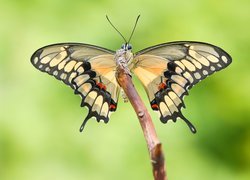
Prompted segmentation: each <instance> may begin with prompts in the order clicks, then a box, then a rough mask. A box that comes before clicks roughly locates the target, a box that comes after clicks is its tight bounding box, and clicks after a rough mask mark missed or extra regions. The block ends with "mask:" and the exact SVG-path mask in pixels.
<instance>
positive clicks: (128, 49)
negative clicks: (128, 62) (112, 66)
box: [121, 43, 132, 51]
mask: <svg viewBox="0 0 250 180" xmlns="http://www.w3.org/2000/svg"><path fill="white" fill-rule="evenodd" d="M121 49H123V50H124V51H131V50H132V45H131V44H129V43H125V44H122V46H121Z"/></svg>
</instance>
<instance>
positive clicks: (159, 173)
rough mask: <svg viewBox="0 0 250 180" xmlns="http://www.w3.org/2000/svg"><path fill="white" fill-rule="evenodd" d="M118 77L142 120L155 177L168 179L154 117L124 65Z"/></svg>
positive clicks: (162, 179)
mask: <svg viewBox="0 0 250 180" xmlns="http://www.w3.org/2000/svg"><path fill="white" fill-rule="evenodd" d="M116 78H117V81H118V82H119V84H120V86H121V87H122V88H123V90H124V92H125V94H126V95H127V97H128V99H129V101H130V103H131V104H132V106H133V108H134V110H135V112H136V114H137V116H138V119H139V121H140V124H141V127H142V130H143V134H144V137H145V139H146V142H147V146H148V151H149V154H150V158H151V163H152V166H153V175H154V179H155V180H167V176H166V171H165V163H164V155H163V151H162V145H161V143H160V141H159V139H158V137H157V135H156V131H155V128H154V125H153V122H152V119H151V117H150V115H149V113H148V111H147V109H146V107H145V105H144V103H143V101H142V100H141V98H140V96H139V95H138V93H137V91H136V89H135V88H134V85H133V82H132V80H131V77H130V76H129V75H127V74H126V73H125V71H124V69H123V68H122V67H118V69H117V77H116Z"/></svg>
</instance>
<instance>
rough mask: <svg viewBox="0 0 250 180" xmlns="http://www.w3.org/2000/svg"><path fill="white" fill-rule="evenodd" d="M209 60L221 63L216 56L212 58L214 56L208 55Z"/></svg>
mask: <svg viewBox="0 0 250 180" xmlns="http://www.w3.org/2000/svg"><path fill="white" fill-rule="evenodd" d="M207 59H208V60H209V61H211V62H213V63H217V62H219V59H218V58H217V57H215V56H212V55H208V56H207Z"/></svg>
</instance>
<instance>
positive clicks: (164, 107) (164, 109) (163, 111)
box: [160, 102, 171, 117]
mask: <svg viewBox="0 0 250 180" xmlns="http://www.w3.org/2000/svg"><path fill="white" fill-rule="evenodd" d="M160 111H161V114H162V116H163V117H166V116H167V115H171V113H170V111H169V110H168V107H167V105H166V104H165V103H164V102H160Z"/></svg>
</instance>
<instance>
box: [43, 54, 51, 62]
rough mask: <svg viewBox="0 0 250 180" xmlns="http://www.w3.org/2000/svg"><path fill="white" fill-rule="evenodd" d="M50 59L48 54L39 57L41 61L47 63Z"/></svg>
mask: <svg viewBox="0 0 250 180" xmlns="http://www.w3.org/2000/svg"><path fill="white" fill-rule="evenodd" d="M50 60H51V58H50V57H49V56H45V57H44V58H42V59H41V63H42V64H47V63H48V62H49V61H50Z"/></svg>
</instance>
